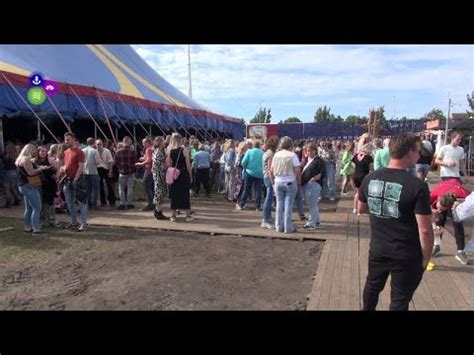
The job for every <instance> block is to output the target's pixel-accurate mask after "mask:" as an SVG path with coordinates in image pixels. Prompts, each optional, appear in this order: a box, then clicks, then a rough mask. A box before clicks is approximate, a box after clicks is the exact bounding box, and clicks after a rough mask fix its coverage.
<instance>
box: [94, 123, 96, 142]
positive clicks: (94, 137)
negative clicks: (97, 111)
mask: <svg viewBox="0 0 474 355" xmlns="http://www.w3.org/2000/svg"><path fill="white" fill-rule="evenodd" d="M94 138H95V140H97V126H96V125H94Z"/></svg>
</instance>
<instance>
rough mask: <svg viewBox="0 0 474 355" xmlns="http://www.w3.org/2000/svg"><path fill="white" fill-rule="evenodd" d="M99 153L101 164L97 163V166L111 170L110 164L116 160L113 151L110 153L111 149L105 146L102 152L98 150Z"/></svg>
mask: <svg viewBox="0 0 474 355" xmlns="http://www.w3.org/2000/svg"><path fill="white" fill-rule="evenodd" d="M101 154H102V156H101ZM97 155H98V156H99V165H97V167H98V168H104V169H107V170H109V164H110V163H113V162H114V159H113V158H112V153H110V150H108V149H107V148H104V149H103V150H102V153H99V151H97Z"/></svg>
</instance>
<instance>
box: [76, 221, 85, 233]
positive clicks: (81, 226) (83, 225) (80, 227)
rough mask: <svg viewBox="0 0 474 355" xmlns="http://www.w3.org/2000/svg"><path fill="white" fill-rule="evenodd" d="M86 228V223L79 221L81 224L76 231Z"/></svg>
mask: <svg viewBox="0 0 474 355" xmlns="http://www.w3.org/2000/svg"><path fill="white" fill-rule="evenodd" d="M86 228H87V224H85V223H81V225H80V226H79V228H77V231H78V232H84V231H85V230H86Z"/></svg>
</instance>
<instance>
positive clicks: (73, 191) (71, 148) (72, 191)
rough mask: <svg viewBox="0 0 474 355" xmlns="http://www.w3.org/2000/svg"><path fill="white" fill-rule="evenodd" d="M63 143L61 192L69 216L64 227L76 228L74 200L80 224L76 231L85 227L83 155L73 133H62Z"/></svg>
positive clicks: (85, 203)
mask: <svg viewBox="0 0 474 355" xmlns="http://www.w3.org/2000/svg"><path fill="white" fill-rule="evenodd" d="M64 143H66V145H67V146H68V148H67V149H66V151H65V152H64V165H63V166H62V167H61V172H63V173H64V174H65V179H64V186H63V192H64V197H65V199H66V205H67V209H68V211H69V215H70V217H71V221H70V223H69V224H68V225H67V226H66V227H65V228H66V229H70V228H77V227H78V224H77V211H76V201H77V203H78V204H79V208H80V210H81V224H80V225H79V227H78V229H77V230H78V232H82V231H84V230H85V229H86V227H87V202H86V194H85V182H84V177H83V175H82V173H83V171H84V162H85V155H84V152H83V151H82V150H81V149H80V148H78V147H77V142H76V136H75V135H74V134H73V133H66V134H64Z"/></svg>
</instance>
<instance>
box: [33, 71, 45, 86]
mask: <svg viewBox="0 0 474 355" xmlns="http://www.w3.org/2000/svg"><path fill="white" fill-rule="evenodd" d="M43 82H44V79H43V74H41V73H37V72H36V73H33V74H31V76H30V84H31V85H32V86H42V85H43Z"/></svg>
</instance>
